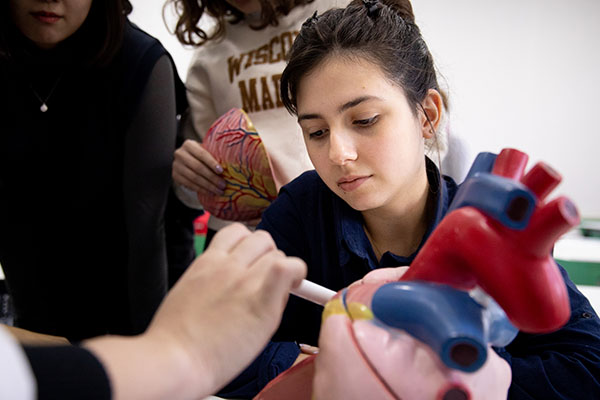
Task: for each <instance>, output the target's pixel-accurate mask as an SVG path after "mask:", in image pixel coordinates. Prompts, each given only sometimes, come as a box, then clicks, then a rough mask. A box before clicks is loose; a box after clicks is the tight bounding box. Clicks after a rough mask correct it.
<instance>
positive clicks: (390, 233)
mask: <svg viewBox="0 0 600 400" xmlns="http://www.w3.org/2000/svg"><path fill="white" fill-rule="evenodd" d="M411 192H412V196H410V197H406V196H405V197H404V198H402V199H400V200H398V201H397V204H395V205H394V207H393V208H388V209H386V210H382V209H375V210H368V211H364V212H363V213H362V215H363V219H364V225H365V233H366V234H367V237H368V239H369V241H370V242H371V245H372V246H373V250H374V251H375V254H376V255H377V259H380V258H381V256H382V255H383V253H385V252H386V251H391V252H392V253H394V254H396V255H399V256H404V257H408V256H410V255H411V254H413V253H414V252H415V251H416V250H417V249H418V247H419V244H420V243H421V241H422V240H423V235H424V234H425V232H426V230H427V222H428V220H429V213H428V209H429V207H428V204H429V203H430V201H433V200H434V199H433V197H432V196H429V194H430V190H429V183H428V181H427V177H426V176H425V179H424V181H423V184H422V185H419V187H418V188H415V187H413V189H412V190H411ZM430 197H431V200H429V199H430Z"/></svg>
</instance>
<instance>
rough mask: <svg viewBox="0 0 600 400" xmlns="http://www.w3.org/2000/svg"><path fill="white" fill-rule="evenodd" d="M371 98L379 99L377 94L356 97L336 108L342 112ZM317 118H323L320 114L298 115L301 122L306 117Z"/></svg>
mask: <svg viewBox="0 0 600 400" xmlns="http://www.w3.org/2000/svg"><path fill="white" fill-rule="evenodd" d="M373 99H377V100H379V97H377V96H360V97H357V98H356V99H354V100H350V101H349V102H347V103H344V104H342V106H341V107H340V108H338V113H343V112H344V111H346V110H348V109H349V108H352V107H356V106H357V105H359V104H360V103H363V102H365V101H367V100H373ZM319 118H323V117H322V116H321V114H301V115H298V122H301V121H304V120H307V119H319Z"/></svg>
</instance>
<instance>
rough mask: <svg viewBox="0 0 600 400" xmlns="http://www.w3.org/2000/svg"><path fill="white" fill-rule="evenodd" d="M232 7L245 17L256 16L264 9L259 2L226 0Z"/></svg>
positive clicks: (254, 0)
mask: <svg viewBox="0 0 600 400" xmlns="http://www.w3.org/2000/svg"><path fill="white" fill-rule="evenodd" d="M225 1H226V2H227V3H228V4H229V5H230V6H233V7H235V8H237V9H238V10H239V11H241V12H242V13H244V14H245V15H249V14H255V13H257V12H259V11H260V10H261V8H262V6H261V5H260V1H259V0H225Z"/></svg>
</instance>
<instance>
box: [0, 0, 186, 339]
mask: <svg viewBox="0 0 600 400" xmlns="http://www.w3.org/2000/svg"><path fill="white" fill-rule="evenodd" d="M130 10H131V6H130V4H129V2H128V1H124V0H107V1H92V0H56V1H38V0H10V1H7V2H3V3H2V6H0V21H1V22H0V87H1V88H2V90H1V91H0V119H1V120H2V128H1V134H0V188H1V189H0V192H1V195H0V264H2V268H3V269H4V272H5V275H6V282H7V284H8V287H9V292H10V294H11V296H12V300H13V304H14V310H15V325H16V326H18V327H20V328H24V329H27V330H31V331H34V332H40V333H45V334H49V335H56V336H60V337H66V338H68V339H69V340H75V341H79V340H81V339H84V338H88V337H92V336H97V335H101V334H106V333H115V334H131V333H136V332H141V331H142V330H143V329H144V328H145V327H146V326H147V324H148V322H149V321H150V318H151V317H152V315H153V313H154V311H155V310H156V307H157V306H158V304H159V303H160V301H161V299H162V298H163V296H164V294H165V293H166V289H167V279H166V278H167V277H166V273H167V255H166V242H165V228H164V220H165V216H164V212H165V205H166V202H167V194H168V191H169V188H170V184H171V177H170V175H171V164H172V157H173V151H174V149H175V135H176V114H177V113H178V112H179V111H181V108H182V106H185V105H186V103H185V97H184V96H182V95H183V94H184V90H183V85H182V84H181V82H180V81H178V78H177V76H176V73H175V70H174V65H173V62H172V60H171V58H170V56H169V55H168V54H167V52H166V50H165V49H164V48H163V47H162V46H161V45H160V43H159V42H158V41H157V40H155V39H154V38H152V37H150V36H148V35H147V34H145V33H144V32H142V31H141V30H139V29H138V28H136V27H135V26H133V25H132V24H130V23H129V22H128V20H127V17H126V15H127V14H128V12H129V11H130ZM176 87H177V88H178V93H179V96H180V97H179V99H177V98H176V90H175V88H176ZM178 108H180V109H179V110H178Z"/></svg>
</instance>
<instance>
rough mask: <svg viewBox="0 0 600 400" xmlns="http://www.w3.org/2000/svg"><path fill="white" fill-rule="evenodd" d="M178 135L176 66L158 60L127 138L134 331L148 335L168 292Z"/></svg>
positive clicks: (126, 188)
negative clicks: (169, 208) (168, 214)
mask: <svg viewBox="0 0 600 400" xmlns="http://www.w3.org/2000/svg"><path fill="white" fill-rule="evenodd" d="M176 131H177V119H176V105H175V91H174V73H173V69H172V65H171V61H170V59H169V58H168V56H166V55H164V56H162V57H161V58H159V59H158V61H157V62H156V64H155V66H154V69H153V70H152V72H151V74H150V77H149V79H148V82H147V84H146V86H145V89H144V92H143V94H142V98H141V100H140V103H139V107H138V109H137V112H136V114H135V116H134V117H133V120H132V123H131V125H130V128H129V130H128V132H127V136H126V139H125V156H124V165H123V192H124V201H125V218H126V225H127V234H128V247H129V256H128V257H129V259H128V281H129V288H130V290H129V293H130V294H129V296H130V299H129V301H130V304H131V310H130V315H131V316H132V320H133V321H134V331H136V332H141V331H143V330H144V329H145V328H146V326H147V325H148V323H149V322H150V319H151V318H152V315H153V314H154V311H155V310H156V309H157V307H158V305H159V304H160V301H161V300H162V298H163V297H164V295H165V294H166V291H167V254H166V244H165V243H166V240H165V225H164V215H165V209H166V203H167V196H168V192H169V189H170V187H171V165H172V163H173V153H174V151H175V136H176Z"/></svg>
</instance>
